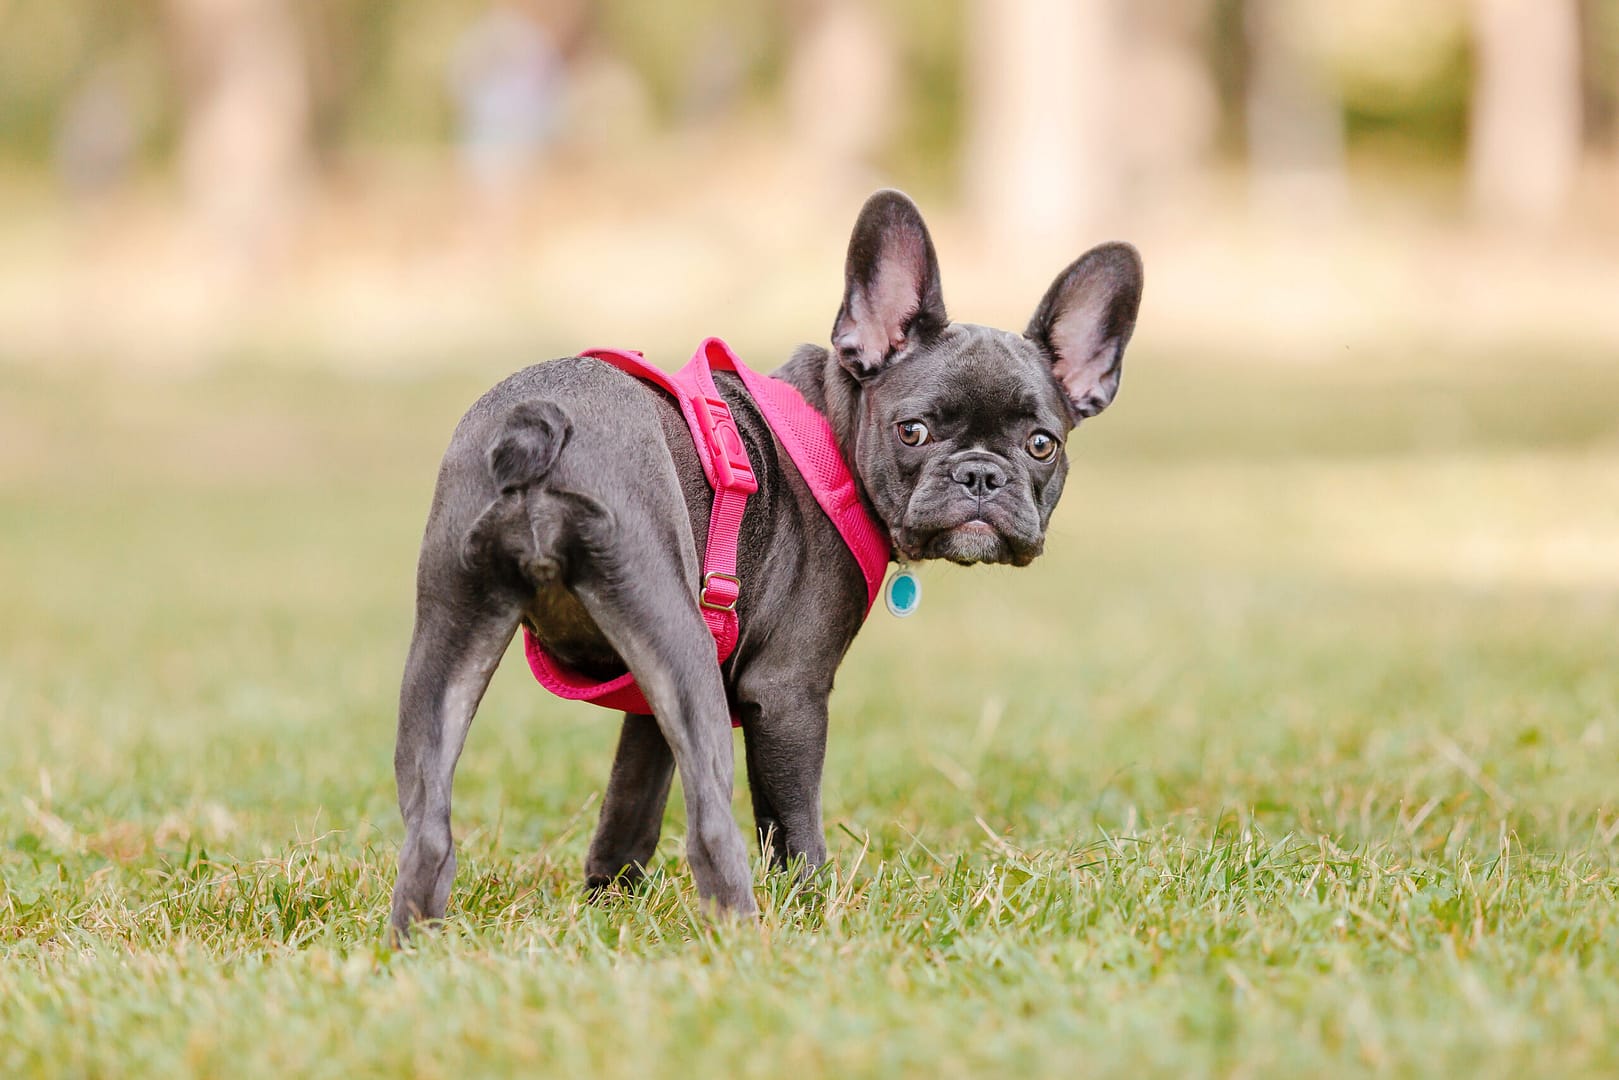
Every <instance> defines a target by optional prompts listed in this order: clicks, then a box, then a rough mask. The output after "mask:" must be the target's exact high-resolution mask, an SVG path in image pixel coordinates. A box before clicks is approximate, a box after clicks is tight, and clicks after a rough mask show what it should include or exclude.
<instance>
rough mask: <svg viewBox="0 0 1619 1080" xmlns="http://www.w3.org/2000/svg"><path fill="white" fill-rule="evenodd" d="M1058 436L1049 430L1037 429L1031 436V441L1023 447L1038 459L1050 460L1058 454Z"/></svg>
mask: <svg viewBox="0 0 1619 1080" xmlns="http://www.w3.org/2000/svg"><path fill="white" fill-rule="evenodd" d="M1059 445H1061V444H1059V443H1058V442H1057V437H1056V436H1055V435H1053V434H1051V433H1050V432H1049V431H1037V432H1035V433H1034V434H1033V435H1030V436H1029V441H1028V442H1026V443H1024V444H1023V449H1025V450H1027V451H1028V452H1029V456H1030V457H1032V458H1034V460H1036V461H1050V460H1051V459H1052V458H1054V457H1056V456H1057V447H1058V446H1059Z"/></svg>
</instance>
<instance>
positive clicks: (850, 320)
mask: <svg viewBox="0 0 1619 1080" xmlns="http://www.w3.org/2000/svg"><path fill="white" fill-rule="evenodd" d="M949 324H950V317H949V316H948V315H946V314H945V312H944V292H943V290H942V289H941V288H940V285H939V257H938V256H937V255H936V254H934V251H933V238H932V237H930V236H929V235H928V227H927V226H926V225H925V224H923V223H922V212H921V211H920V210H918V209H917V208H916V204H915V203H913V202H911V200H910V199H908V198H906V197H905V196H904V195H902V194H901V193H900V192H898V191H879V192H877V194H875V195H873V196H872V197H871V198H869V199H867V200H866V205H865V206H864V207H862V208H861V210H860V217H859V219H858V220H857V221H856V222H855V226H854V235H852V236H851V237H849V257H848V260H847V261H846V262H845V264H844V282H843V306H842V307H841V308H839V309H838V318H837V321H836V322H834V323H833V324H832V347H833V348H834V349H836V350H837V353H838V362H839V363H841V364H842V365H843V367H844V369H845V370H846V371H848V372H849V374H851V375H853V376H854V377H855V378H857V379H864V378H867V377H869V376H871V375H875V374H876V373H877V372H879V371H881V370H882V369H883V368H884V367H886V366H887V364H888V362H889V361H890V360H892V359H893V358H894V357H895V356H897V355H899V354H901V353H903V352H905V351H906V350H908V349H911V348H914V347H915V346H916V345H918V344H920V343H922V342H924V341H926V340H928V339H929V338H931V337H933V336H935V335H937V334H938V333H939V332H940V331H942V330H943V329H944V328H945V327H946V326H948V325H949Z"/></svg>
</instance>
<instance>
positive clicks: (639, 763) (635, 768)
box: [585, 713, 675, 891]
mask: <svg viewBox="0 0 1619 1080" xmlns="http://www.w3.org/2000/svg"><path fill="white" fill-rule="evenodd" d="M674 774H675V756H674V754H673V753H672V752H671V751H670V750H669V742H668V740H666V739H665V738H664V737H663V732H661V731H659V730H658V722H657V721H656V720H655V719H653V718H652V717H650V716H636V715H635V714H633V713H631V714H628V715H626V716H625V717H624V727H623V729H622V730H621V731H620V732H619V736H618V752H617V754H616V755H615V756H614V758H613V772H612V775H611V777H609V778H608V781H607V794H606V795H604V796H602V809H601V818H600V820H599V821H598V822H597V823H596V836H595V838H594V839H592V840H591V842H590V854H589V855H588V856H586V858H585V881H586V883H587V884H588V885H589V886H590V888H591V890H592V891H594V890H597V889H602V888H605V887H606V886H608V885H611V884H612V883H613V882H614V881H622V882H624V883H625V884H627V885H632V884H634V883H635V882H636V881H639V880H640V879H641V876H642V875H643V874H645V873H646V867H647V863H648V862H650V861H651V859H652V853H653V852H654V851H656V850H657V847H658V833H659V832H661V831H662V829H663V808H664V806H665V805H666V804H667V803H668V802H669V785H670V783H671V782H672V781H673V779H674Z"/></svg>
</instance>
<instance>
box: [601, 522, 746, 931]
mask: <svg viewBox="0 0 1619 1080" xmlns="http://www.w3.org/2000/svg"><path fill="white" fill-rule="evenodd" d="M625 524H626V530H625V531H626V532H635V531H641V530H645V531H650V530H654V529H656V528H657V526H656V525H655V524H654V523H653V522H652V521H651V520H646V521H642V522H639V523H638V524H639V526H640V530H636V529H635V528H634V525H633V524H631V523H625ZM678 550H680V549H679V547H678V546H677V545H676V544H675V543H673V542H666V543H656V544H654V543H644V544H640V545H638V546H637V547H636V548H635V549H634V557H633V558H632V557H631V553H630V552H617V553H615V554H616V556H617V557H611V556H610V557H608V558H605V559H603V560H601V562H600V563H599V564H598V565H600V566H604V567H612V568H615V569H614V570H610V571H608V572H605V573H594V574H591V575H589V577H587V578H586V579H585V580H582V581H580V582H579V583H578V584H577V586H576V593H577V595H578V596H579V599H580V601H581V602H583V603H584V605H585V608H586V609H587V610H588V611H589V612H590V614H591V617H592V618H593V619H595V621H596V625H597V626H599V627H600V628H601V630H602V633H604V634H605V635H606V636H607V639H608V640H609V641H610V642H611V643H612V646H613V648H614V650H615V651H616V652H617V653H618V655H619V656H621V657H622V658H623V659H624V662H625V663H626V664H627V665H628V666H629V669H630V671H632V672H634V674H635V681H636V682H637V684H639V686H640V687H641V692H642V693H643V694H645V695H646V699H647V703H648V704H649V705H651V706H652V711H653V713H654V715H655V716H656V718H657V720H656V722H657V727H658V731H659V733H661V734H662V736H663V739H664V741H665V742H666V743H667V745H668V748H669V752H670V753H671V755H672V756H673V758H674V762H675V766H676V768H677V769H678V770H679V772H680V784H681V790H682V792H683V793H684V795H685V798H686V858H687V861H689V862H690V863H691V870H692V877H693V878H695V879H696V881H697V892H698V895H699V896H700V897H701V898H702V899H703V901H704V903H705V905H713V906H715V907H717V908H719V909H720V910H721V911H725V912H730V913H734V914H740V915H751V914H753V913H755V912H756V911H758V905H757V903H756V902H755V901H754V898H753V880H752V872H751V870H750V869H749V866H748V855H747V848H746V846H745V845H744V844H743V842H742V835H741V832H740V831H739V830H738V829H737V825H736V819H735V818H734V817H732V815H731V788H732V770H733V768H734V764H733V759H732V746H731V718H730V707H729V705H728V704H727V702H726V697H725V685H724V683H723V681H722V680H721V677H720V666H719V662H718V660H717V659H716V658H715V655H714V638H713V636H712V635H711V634H710V633H709V631H708V627H707V625H706V624H705V623H704V622H703V619H702V616H701V615H700V614H698V607H697V603H696V597H695V596H694V595H693V588H692V585H691V584H688V582H687V580H686V575H685V572H684V571H685V568H684V567H683V566H682V564H681V562H680V561H679V556H678V555H675V556H673V557H659V556H661V555H663V553H673V552H676V551H678ZM626 566H635V567H636V573H635V574H633V575H624V574H623V573H621V572H619V571H618V570H617V569H616V568H619V567H626ZM616 779H618V778H617V777H616V776H615V780H616ZM667 783H668V781H667V780H666V779H664V780H661V783H660V787H661V786H662V785H663V784H667ZM619 794H620V795H627V794H628V792H627V791H625V792H620V793H619ZM614 798H615V796H614V795H613V794H611V793H610V795H609V800H608V801H609V802H611V801H613V800H614ZM644 809H645V811H646V814H647V817H648V820H650V817H651V815H650V810H651V807H650V804H648V805H647V806H646V807H645V808H644ZM607 810H608V807H606V806H604V808H603V812H604V813H606V812H607ZM660 816H661V815H660ZM652 835H653V838H654V842H655V839H656V833H655V832H654V833H652ZM618 869H619V867H612V868H611V871H616V870H618ZM611 871H610V872H611Z"/></svg>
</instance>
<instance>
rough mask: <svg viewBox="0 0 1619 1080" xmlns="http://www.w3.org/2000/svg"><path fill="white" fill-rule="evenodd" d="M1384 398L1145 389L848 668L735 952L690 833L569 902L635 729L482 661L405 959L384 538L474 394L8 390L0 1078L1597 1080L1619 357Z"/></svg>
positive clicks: (1603, 1047)
mask: <svg viewBox="0 0 1619 1080" xmlns="http://www.w3.org/2000/svg"><path fill="white" fill-rule="evenodd" d="M1379 363H1380V364H1381V365H1382V366H1380V367H1373V368H1372V369H1370V370H1366V369H1363V368H1360V367H1357V366H1356V365H1355V364H1353V363H1351V362H1349V361H1348V360H1347V359H1346V360H1345V361H1342V362H1338V363H1334V364H1332V365H1328V366H1313V367H1274V368H1272V367H1266V366H1263V365H1257V364H1240V363H1234V362H1233V363H1210V364H1206V365H1200V364H1193V363H1181V364H1173V363H1169V362H1168V361H1166V360H1164V359H1162V358H1158V357H1153V356H1152V355H1151V354H1150V353H1147V354H1143V355H1142V356H1139V357H1136V358H1135V360H1134V366H1133V368H1132V373H1131V377H1130V379H1129V381H1128V385H1127V387H1126V390H1125V392H1124V393H1123V395H1122V397H1121V399H1120V402H1119V405H1118V406H1117V409H1116V411H1115V412H1114V413H1112V414H1110V415H1109V416H1107V417H1105V418H1103V419H1102V420H1100V421H1098V422H1096V423H1095V424H1094V425H1093V426H1091V427H1089V428H1087V429H1086V430H1085V431H1084V432H1083V433H1082V434H1081V435H1080V436H1079V437H1077V438H1076V440H1075V443H1074V446H1075V449H1076V451H1077V460H1076V469H1075V471H1074V473H1073V475H1072V477H1071V479H1070V482H1069V484H1070V486H1069V494H1068V495H1067V499H1066V502H1065V504H1064V506H1063V508H1062V509H1061V511H1060V512H1059V515H1058V519H1057V521H1056V522H1055V524H1054V527H1053V532H1052V538H1051V543H1050V546H1049V553H1048V555H1047V556H1046V557H1045V558H1043V559H1042V560H1040V561H1039V562H1038V563H1036V564H1035V566H1034V567H1033V568H1030V569H1028V570H1024V571H1010V570H1005V571H1002V570H985V571H958V570H953V569H949V568H934V567H929V568H925V569H924V571H923V577H924V582H925V586H926V590H927V594H926V597H925V600H924V603H923V606H922V609H921V611H920V612H919V614H918V615H917V616H916V617H914V618H912V619H910V620H908V621H905V622H898V621H895V620H892V619H890V618H888V617H887V616H886V615H884V614H881V613H879V614H877V615H875V616H874V617H873V619H872V622H871V624H870V625H869V626H868V627H867V628H866V630H865V631H864V632H863V633H862V636H861V638H860V640H859V641H858V642H857V643H856V645H855V648H854V649H853V650H852V653H851V655H850V657H849V659H848V661H847V663H846V664H845V666H844V668H843V671H842V672H841V675H840V678H839V682H838V689H837V692H836V694H835V696H834V701H833V710H834V720H833V734H832V746H831V751H830V757H829V762H828V767H827V782H826V817H827V821H828V823H829V824H828V840H829V846H830V848H831V852H832V863H831V866H830V868H829V870H828V872H827V873H826V874H825V876H824V877H822V878H820V879H817V880H815V881H813V882H811V883H810V884H808V885H805V886H795V885H794V884H792V883H791V882H789V881H787V880H783V879H780V878H774V879H771V878H763V877H762V878H761V880H760V884H759V896H760V901H761V905H762V907H763V909H764V914H763V916H762V918H761V920H760V923H759V925H758V926H757V927H754V926H745V927H738V926H724V925H722V926H717V927H716V926H709V925H705V923H704V922H703V921H702V920H701V919H699V918H698V917H697V916H696V914H695V912H694V903H695V901H694V895H695V894H694V892H693V889H692V885H691V879H690V875H689V872H688V870H687V868H686V866H685V864H684V863H683V861H682V860H681V859H680V838H681V832H682V829H683V812H682V808H681V806H680V803H679V799H678V797H677V798H676V799H675V800H674V803H673V805H672V806H671V809H670V814H669V818H668V821H667V823H666V830H665V840H664V844H663V846H662V848H661V849H660V852H659V862H658V867H657V868H656V871H655V872H654V874H653V876H652V878H651V880H650V882H649V883H648V886H647V888H646V889H645V890H644V891H643V892H641V893H640V894H638V895H634V896H622V897H616V898H612V899H610V900H608V901H607V902H605V903H602V904H599V905H590V904H587V903H585V902H584V899H583V897H582V895H581V890H580V884H581V878H582V864H583V857H584V848H585V844H586V842H587V840H588V836H589V831H590V828H591V825H592V824H593V819H594V811H595V808H596V803H597V800H598V799H599V794H600V791H601V786H602V782H603V779H604V777H605V775H606V770H607V766H608V762H609V759H610V754H611V750H612V744H613V741H614V738H615V735H616V727H615V725H614V723H613V722H612V720H611V718H610V717H609V716H607V714H603V713H598V712H597V711H596V710H593V709H589V708H587V707H583V706H566V705H563V704H561V703H560V702H557V701H555V700H553V699H549V698H547V697H545V696H543V695H542V694H541V692H540V691H539V690H538V689H537V688H536V687H535V686H534V685H533V684H532V682H531V681H530V680H529V679H528V677H527V675H526V672H525V671H524V670H523V668H522V665H521V664H520V663H508V664H507V665H506V667H504V668H503V669H502V670H501V672H500V673H499V675H498V676H497V678H496V681H495V685H494V687H493V688H492V690H491V692H490V694H489V697H488V699H487V701H486V703H485V706H484V708H483V710H482V712H481V714H480V716H479V717H478V720H477V723H476V725H475V726H474V729H473V733H472V737H471V740H470V742H469V744H468V747H467V751H466V754H465V756H464V757H463V759H462V763H461V767H460V771H459V774H458V777H457V781H458V782H457V791H456V798H457V802H456V829H457V836H458V838H459V842H460V847H461V852H462V863H461V869H460V873H459V876H458V877H457V880H456V887H455V892H454V895H453V898H452V901H451V911H452V919H451V922H450V925H449V926H448V927H447V928H446V929H445V931H444V932H443V933H440V934H438V935H435V936H431V937H429V938H427V939H425V940H424V941H423V943H422V944H421V945H420V946H419V947H417V948H415V949H412V950H410V951H407V952H403V953H398V954H395V953H390V952H389V951H388V950H387V949H386V948H385V947H384V946H383V933H384V926H385V920H386V912H387V893H388V890H389V888H390V886H391V884H392V864H393V860H394V857H395V854H396V850H397V845H398V842H399V838H400V831H401V830H400V826H399V822H398V818H397V812H396V810H395V808H394V806H393V782H392V775H391V748H392V735H393V730H392V728H393V706H394V693H395V689H396V684H397V679H398V675H399V667H400V663H401V659H402V656H403V651H404V646H405V642H406V636H407V634H408V631H409V615H410V605H411V594H410V588H411V576H412V566H413V560H414V555H415V547H416V542H417V539H418V537H419V535H420V528H421V523H422V520H423V516H424V514H425V510H426V505H427V499H428V496H429V493H430V489H431V483H432V477H433V470H434V467H435V464H436V461H437V457H438V454H439V453H440V452H441V450H442V447H443V444H444V441H445V439H446V437H447V435H448V431H449V429H450V427H451V426H452V425H453V423H454V421H455V419H456V417H457V416H458V415H459V412H460V410H461V409H462V408H463V407H464V405H465V404H466V403H467V402H469V401H470V400H471V398H472V397H473V396H474V395H475V394H476V393H477V392H479V391H480V390H481V389H482V387H483V385H485V384H486V383H487V382H488V381H490V379H491V378H492V377H493V376H494V375H495V374H497V372H495V371H493V370H492V369H490V368H488V367H484V368H482V369H480V370H478V371H474V372H467V373H464V374H459V375H456V376H453V377H452V376H434V377H420V378H415V379H410V380H395V381H383V380H376V381H357V380H349V379H344V378H340V377H337V376H333V375H326V374H321V373H319V372H318V371H316V370H311V369H306V370H302V371H299V372H297V373H285V374H275V373H270V372H265V371H261V370H254V371H235V372H230V373H221V374H213V375H206V376H199V377H192V378H187V379H183V380H169V379H142V378H135V377H131V376H115V375H109V374H100V375H98V374H95V373H80V374H77V375H71V376H48V375H41V374H37V373H28V372H25V371H22V370H18V369H0V612H3V616H4V617H3V619H0V731H3V733H4V740H5V741H4V751H3V752H0V882H3V890H0V1075H6V1076H23V1075H132V1074H154V1075H165V1076H168V1075H185V1074H201V1075H227V1074H228V1075H260V1074H277V1075H311V1076H342V1077H347V1076H354V1075H366V1074H384V1075H398V1074H400V1073H413V1074H420V1075H426V1076H445V1077H459V1076H466V1075H478V1074H488V1073H496V1072H503V1071H510V1072H522V1073H528V1074H533V1073H555V1074H559V1075H577V1076H619V1075H623V1076H646V1075H656V1074H660V1073H674V1074H701V1075H713V1076H720V1075H771V1076H780V1075H787V1076H811V1075H848V1074H855V1075H859V1074H876V1073H884V1074H887V1075H919V1076H932V1075H942V1076H953V1075H1008V1074H1017V1073H1034V1074H1062V1075H1075V1074H1083V1073H1097V1074H1121V1075H1131V1076H1135V1075H1143V1074H1163V1075H1174V1076H1183V1075H1211V1074H1232V1073H1238V1074H1269V1075H1298V1074H1301V1073H1302V1074H1306V1075H1310V1074H1321V1073H1341V1072H1361V1071H1368V1072H1388V1073H1395V1074H1431V1075H1457V1074H1479V1075H1501V1076H1507V1075H1521V1074H1523V1073H1526V1072H1529V1073H1534V1074H1540V1075H1557V1074H1580V1073H1586V1074H1612V1073H1613V1072H1614V1071H1615V1070H1619V867H1616V865H1615V856H1616V854H1619V803H1616V800H1615V798H1614V794H1613V793H1614V782H1615V773H1616V769H1615V764H1614V763H1615V760H1616V758H1615V753H1616V747H1619V705H1616V702H1619V663H1616V657H1619V652H1616V647H1615V628H1616V626H1619V410H1615V409H1614V408H1613V402H1614V401H1616V400H1619V370H1616V369H1615V368H1614V367H1613V365H1612V364H1611V363H1603V362H1600V361H1598V360H1593V361H1585V362H1581V361H1579V360H1578V359H1569V360H1567V361H1565V362H1562V363H1560V364H1555V365H1553V364H1549V363H1548V362H1547V361H1545V360H1544V359H1538V360H1537V361H1536V371H1535V378H1534V380H1533V381H1532V382H1531V383H1528V384H1526V383H1525V382H1524V381H1523V380H1522V378H1521V373H1520V372H1519V371H1518V369H1517V368H1516V366H1515V365H1514V363H1513V362H1512V360H1511V359H1510V358H1501V359H1488V358H1486V359H1482V360H1481V359H1478V358H1457V357H1449V358H1447V357H1437V358H1423V359H1422V361H1421V362H1420V363H1412V364H1410V365H1408V366H1403V367H1402V366H1396V364H1395V363H1394V362H1392V361H1379ZM744 806H745V796H744V795H743V794H742V792H741V787H740V785H739V789H738V801H737V809H738V813H739V819H741V820H742V821H744V822H746V821H747V817H746V813H745V811H744V809H743V808H744Z"/></svg>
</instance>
